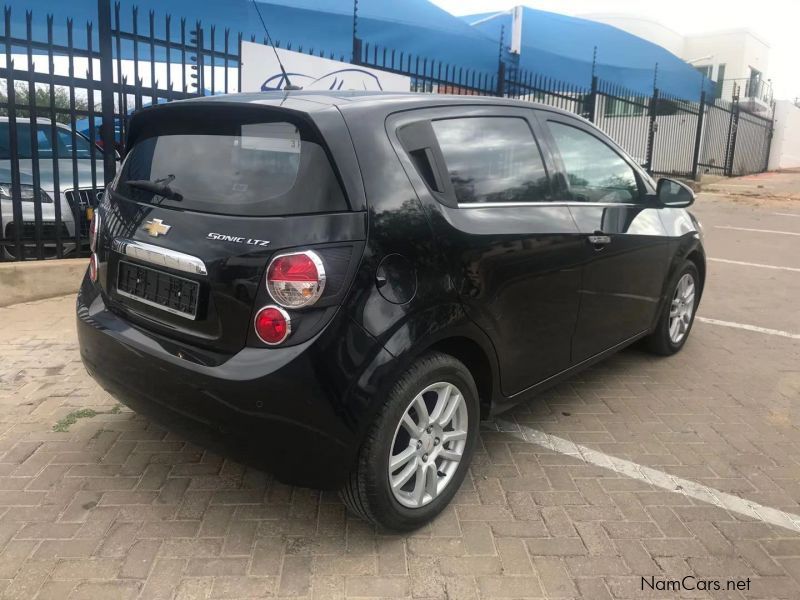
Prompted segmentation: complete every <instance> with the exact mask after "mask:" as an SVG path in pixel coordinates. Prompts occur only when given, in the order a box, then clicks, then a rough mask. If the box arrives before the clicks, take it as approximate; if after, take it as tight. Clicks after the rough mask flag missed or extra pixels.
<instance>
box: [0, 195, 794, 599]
mask: <svg viewBox="0 0 800 600" xmlns="http://www.w3.org/2000/svg"><path fill="white" fill-rule="evenodd" d="M734 200H736V199H735V198H734V199H732V198H730V197H726V198H714V197H710V196H706V197H703V198H702V199H701V201H700V202H699V205H698V206H697V210H696V212H697V213H698V214H699V215H700V216H701V218H703V219H704V221H705V224H706V232H707V236H708V242H707V244H708V247H709V255H710V256H712V257H718V258H727V259H734V260H742V261H751V262H756V263H767V264H774V265H784V266H792V267H796V268H797V267H800V258H798V256H800V253H798V252H797V248H798V244H800V239H799V238H797V237H796V236H788V235H787V236H765V235H764V234H758V233H747V232H739V231H730V230H722V229H716V228H715V227H714V226H715V225H717V224H729V225H736V226H741V227H753V228H763V229H780V230H786V231H795V232H800V218H797V219H792V218H787V217H780V216H777V215H774V214H773V213H774V212H792V211H793V212H795V213H798V214H800V206H797V204H796V203H794V204H790V203H783V204H771V203H766V204H764V203H755V202H752V201H749V200H748V201H746V202H737V201H734ZM756 204H758V205H756ZM776 206H778V207H779V208H780V209H781V210H777V209H776V208H775V207H776ZM792 221H793V222H792ZM710 268H711V275H710V279H709V283H708V290H707V297H706V298H705V299H704V303H703V306H702V308H701V312H700V314H701V315H703V316H706V317H712V318H716V319H721V320H728V321H736V322H741V323H748V324H752V325H761V326H764V327H771V328H778V329H783V330H788V331H792V332H795V333H800V323H799V322H798V312H800V311H798V310H797V309H798V301H797V298H798V297H799V295H800V274H798V273H797V272H787V271H776V270H774V271H769V270H763V269H758V268H754V267H746V266H737V265H732V264H727V263H712V264H710ZM0 323H2V334H0V336H2V337H1V338H0V339H2V341H3V343H2V346H0V361H1V362H0V597H2V598H22V599H27V598H38V599H45V598H53V599H62V598H99V599H108V598H135V597H140V598H176V599H177V598H181V599H184V598H259V597H285V598H301V597H312V598H341V597H348V598H351V597H352V598H356V597H390V598H405V597H413V598H445V597H447V598H452V599H456V598H457V599H459V600H460V599H469V598H501V597H532V598H538V597H548V598H586V599H588V600H602V599H604V598H642V597H651V596H652V597H664V598H676V597H697V598H704V597H713V598H773V597H774V598H798V597H800V535H798V534H794V533H792V532H790V531H788V530H784V529H780V528H778V527H775V526H771V525H768V524H765V523H763V522H761V521H759V520H757V519H756V518H753V517H744V516H741V515H739V514H735V513H730V512H728V511H726V510H723V509H721V508H718V507H715V506H713V505H711V504H706V503H703V502H700V501H697V500H692V499H690V498H687V497H686V496H683V495H680V494H678V493H671V492H669V491H665V490H662V489H659V488H655V487H652V486H650V485H648V484H646V483H642V482H640V481H637V480H634V479H630V478H627V477H624V476H622V475H619V474H617V473H614V472H612V471H608V470H605V469H602V468H599V467H595V466H590V465H587V464H586V463H583V462H581V461H579V460H578V459H576V458H573V457H568V456H565V455H562V454H558V453H555V452H552V451H548V450H545V449H544V448H542V447H540V446H536V445H533V444H529V443H524V442H522V441H520V440H519V439H518V438H517V437H515V436H514V435H512V434H509V433H498V432H491V431H486V432H484V433H483V435H482V444H481V448H480V451H479V453H478V454H477V455H476V457H475V462H474V466H473V468H472V471H471V476H470V477H468V479H467V481H466V482H465V484H464V486H463V488H462V489H461V491H460V492H459V494H458V496H457V497H456V500H455V501H454V503H453V504H452V506H451V507H449V508H448V509H447V510H446V511H445V512H444V513H443V514H442V516H441V517H440V518H438V519H437V520H436V521H435V522H434V523H433V524H432V525H430V526H429V527H426V528H424V529H423V530H421V531H419V532H417V533H416V534H414V535H411V536H397V535H391V534H385V533H380V532H376V531H375V530H373V529H372V528H371V527H369V526H367V525H365V524H364V523H363V522H361V521H359V520H357V519H355V518H353V517H351V516H348V515H347V514H345V510H344V507H343V506H342V504H341V503H340V502H339V500H338V499H337V497H336V496H335V495H334V494H327V493H325V494H320V493H318V492H316V491H313V490H307V489H297V488H295V489H293V488H289V487H287V486H284V485H281V484H280V483H278V482H276V481H274V480H273V479H272V478H271V477H270V476H269V475H266V474H264V473H260V472H257V471H254V470H251V469H249V468H244V467H242V466H240V465H238V464H236V463H234V462H231V461H227V460H224V459H222V458H220V457H218V456H215V455H213V454H211V453H209V452H204V451H203V449H202V448H198V447H195V446H193V445H191V444H189V443H187V442H185V441H184V440H182V439H181V438H180V437H178V436H176V435H174V434H170V433H169V432H166V431H163V430H162V429H160V428H158V427H156V426H154V425H152V424H150V423H149V422H148V421H146V420H145V419H143V418H140V417H138V416H136V415H135V414H134V413H132V412H130V411H128V410H127V409H122V410H119V411H118V409H117V408H116V407H117V404H116V402H115V401H114V400H113V399H112V398H110V397H109V396H108V395H106V394H105V393H103V392H101V391H100V390H99V389H98V388H97V387H96V386H95V385H94V383H93V382H92V381H91V380H90V379H89V378H88V377H87V375H86V374H85V372H84V370H83V367H82V366H81V364H80V361H79V358H78V351H77V343H76V338H75V334H74V328H73V299H72V298H63V299H54V300H47V301H40V302H36V303H31V304H27V305H18V306H15V307H10V308H6V309H0ZM78 409H92V410H94V411H96V412H98V413H99V414H97V415H96V416H94V417H89V418H83V419H80V420H78V421H77V422H76V423H75V424H73V425H72V426H70V427H69V430H68V431H66V432H54V431H53V430H52V428H53V425H54V424H56V423H58V422H59V421H60V420H62V419H63V418H64V417H65V416H66V415H67V414H68V413H70V412H72V411H75V410H78ZM504 418H505V419H506V420H510V421H516V422H517V423H519V424H524V425H527V426H529V427H532V428H535V429H538V430H542V431H546V432H548V433H552V434H554V435H558V436H560V437H562V438H565V439H569V440H572V441H573V442H576V443H580V444H583V445H585V446H589V447H590V448H593V449H596V450H600V451H602V452H605V453H607V454H609V455H612V456H615V457H620V458H625V459H628V460H631V461H635V462H637V463H639V464H642V465H647V466H650V467H653V468H657V469H660V470H663V471H666V472H668V473H670V474H673V475H677V476H680V477H683V478H686V479H690V480H692V481H696V482H699V483H702V484H705V485H708V486H711V487H713V488H715V489H718V490H720V491H724V492H729V493H732V494H735V495H739V496H741V497H743V498H747V499H749V500H752V501H755V502H759V503H761V504H763V505H766V506H771V507H774V508H779V509H782V510H786V511H789V512H792V513H795V514H800V506H798V504H799V503H800V430H798V425H800V341H798V340H795V339H789V338H781V337H776V336H770V335H765V334H760V333H753V332H749V331H742V330H737V329H731V328H726V327H720V326H715V325H710V324H704V323H697V324H696V326H695V330H694V332H693V335H692V337H691V339H690V340H689V342H688V344H687V346H686V348H685V349H684V351H683V352H682V353H681V354H680V355H678V356H676V357H674V358H672V359H669V360H663V359H662V360H659V359H655V358H653V357H651V356H649V355H646V354H644V353H642V352H640V351H638V350H636V349H632V350H628V351H626V352H623V353H622V354H620V355H618V356H617V357H615V358H613V359H611V360H609V361H607V362H605V363H604V364H602V365H600V366H598V367H597V368H595V369H592V370H591V371H588V372H586V373H584V374H582V375H580V376H578V377H576V378H574V379H573V380H572V381H570V382H569V383H567V384H564V385H562V386H560V387H559V388H557V389H555V390H553V391H551V392H549V393H548V394H546V395H545V396H542V397H540V398H537V399H536V400H534V401H531V402H529V403H527V404H526V405H523V406H520V407H519V408H517V409H515V410H514V411H512V412H511V413H510V414H508V415H505V416H504ZM685 575H694V576H696V577H698V578H714V579H722V580H723V581H724V580H726V579H727V578H736V579H741V580H744V579H746V578H750V579H751V583H750V590H749V591H745V592H739V591H736V592H719V593H714V594H707V593H705V592H692V593H690V592H683V593H676V592H658V593H657V592H643V591H642V590H641V581H640V577H641V576H648V577H649V576H655V577H656V578H663V579H680V578H682V577H684V576H685Z"/></svg>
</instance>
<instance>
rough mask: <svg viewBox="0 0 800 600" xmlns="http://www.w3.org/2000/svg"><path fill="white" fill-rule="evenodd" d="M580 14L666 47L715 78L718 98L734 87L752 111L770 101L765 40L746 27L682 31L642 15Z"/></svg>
mask: <svg viewBox="0 0 800 600" xmlns="http://www.w3.org/2000/svg"><path fill="white" fill-rule="evenodd" d="M580 16H581V17H582V18H584V19H588V20H590V21H596V22H598V23H605V24H607V25H611V26H613V27H616V28H618V29H622V30H623V31H627V32H628V33H630V34H633V35H635V36H638V37H641V38H644V39H646V40H648V41H650V42H653V43H654V44H658V45H659V46H661V47H662V48H665V49H666V50H669V51H670V52H672V53H673V54H675V55H676V56H678V57H680V58H682V59H683V60H685V61H686V62H688V63H690V64H691V65H693V66H694V67H695V68H697V70H699V71H701V72H702V73H703V74H704V75H705V76H706V77H708V78H709V79H711V80H713V81H716V82H717V85H718V88H717V89H718V95H719V97H721V98H724V99H726V100H730V99H732V97H733V94H734V89H736V90H737V91H738V95H739V98H740V100H741V101H742V102H743V103H747V104H748V105H749V106H748V108H749V109H750V110H752V111H754V112H756V111H766V110H767V108H768V107H769V104H770V103H771V100H772V89H771V85H770V80H769V51H770V48H769V44H767V42H765V41H764V40H763V39H761V38H760V37H758V36H757V35H756V34H755V33H753V32H752V31H750V30H749V29H732V30H727V31H717V32H711V33H701V34H693V35H682V34H680V33H678V32H676V31H674V30H672V29H670V28H669V27H665V26H664V25H662V24H661V23H658V22H656V21H653V20H650V19H647V18H644V17H637V16H631V15H622V14H605V13H597V14H588V15H580Z"/></svg>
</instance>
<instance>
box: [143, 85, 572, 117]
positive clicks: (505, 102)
mask: <svg viewBox="0 0 800 600" xmlns="http://www.w3.org/2000/svg"><path fill="white" fill-rule="evenodd" d="M197 102H201V103H230V104H232V105H233V104H239V105H242V104H246V105H263V106H274V107H283V108H288V109H293V110H299V111H302V112H315V111H318V110H324V109H327V108H330V107H336V108H338V109H340V110H343V111H347V112H351V111H353V112H356V111H358V110H359V109H366V108H375V107H376V106H378V105H379V106H381V107H384V108H385V110H386V112H387V113H390V112H394V111H397V110H407V109H411V108H424V107H429V106H459V105H475V104H485V105H492V106H517V107H524V108H536V109H540V110H547V111H551V112H557V113H562V114H565V115H570V116H572V117H578V115H576V114H575V113H573V112H569V111H566V110H562V109H560V108H555V107H552V106H548V105H546V104H541V103H538V102H527V101H525V100H516V99H512V98H501V97H498V96H473V95H455V94H428V93H417V92H372V91H335V90H331V91H326V90H322V91H311V90H308V91H306V90H296V91H295V90H292V91H271V92H245V93H241V94H222V95H214V96H203V97H197V98H191V99H188V100H180V101H178V102H170V103H168V104H162V105H159V106H160V107H164V106H169V105H170V104H173V105H174V104H188V103H197Z"/></svg>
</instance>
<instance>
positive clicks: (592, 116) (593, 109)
mask: <svg viewBox="0 0 800 600" xmlns="http://www.w3.org/2000/svg"><path fill="white" fill-rule="evenodd" d="M595 50H597V49H596V48H595ZM588 108H589V110H588V119H589V121H591V122H592V123H596V119H597V75H592V89H591V91H590V92H589V106H588Z"/></svg>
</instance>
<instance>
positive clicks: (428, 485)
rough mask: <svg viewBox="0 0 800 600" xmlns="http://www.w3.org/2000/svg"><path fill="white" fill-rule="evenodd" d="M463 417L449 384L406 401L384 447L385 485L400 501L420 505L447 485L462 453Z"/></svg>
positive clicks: (459, 401)
mask: <svg viewBox="0 0 800 600" xmlns="http://www.w3.org/2000/svg"><path fill="white" fill-rule="evenodd" d="M468 421H469V416H468V413H467V404H466V402H465V400H464V396H463V395H462V394H461V392H460V391H459V389H458V388H457V387H456V386H455V385H453V384H452V383H448V382H439V383H434V384H432V385H429V386H428V387H426V388H425V389H424V390H422V391H421V392H419V393H418V394H417V395H416V396H415V397H414V399H413V400H412V401H411V402H410V403H409V405H408V406H407V407H406V410H405V412H404V413H403V416H402V418H401V419H400V423H398V425H397V428H396V429H395V433H394V439H393V440H392V445H391V448H390V450H389V487H390V488H391V490H392V494H393V495H394V498H395V499H396V500H397V501H398V502H399V503H400V504H402V505H403V506H405V507H407V508H419V507H421V506H425V505H426V504H428V503H430V502H432V501H433V500H434V499H435V498H436V497H437V496H439V494H441V493H442V491H443V490H444V489H445V488H446V487H447V485H448V484H449V483H450V481H451V480H452V479H453V475H454V474H455V472H456V471H457V469H458V465H459V463H460V462H461V458H462V457H463V455H464V449H465V448H466V440H467V431H468Z"/></svg>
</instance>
